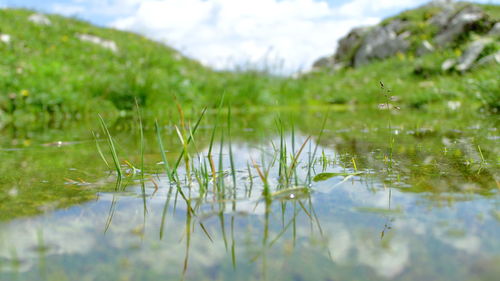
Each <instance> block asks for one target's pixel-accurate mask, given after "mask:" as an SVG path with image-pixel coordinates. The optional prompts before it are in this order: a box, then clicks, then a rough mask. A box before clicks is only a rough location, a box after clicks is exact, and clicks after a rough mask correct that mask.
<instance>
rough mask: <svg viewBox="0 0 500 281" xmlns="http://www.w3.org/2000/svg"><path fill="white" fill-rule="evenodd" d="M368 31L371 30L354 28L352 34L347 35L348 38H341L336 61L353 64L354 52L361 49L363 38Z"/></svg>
mask: <svg viewBox="0 0 500 281" xmlns="http://www.w3.org/2000/svg"><path fill="white" fill-rule="evenodd" d="M368 30H369V28H367V27H359V28H354V29H353V30H351V32H349V34H347V36H345V37H343V38H341V39H340V40H339V42H338V47H337V50H336V52H335V55H334V60H335V61H338V62H346V63H348V64H351V63H352V59H353V55H354V51H355V50H356V49H357V48H359V46H360V44H361V42H362V41H363V37H364V36H365V34H366V33H367V32H368Z"/></svg>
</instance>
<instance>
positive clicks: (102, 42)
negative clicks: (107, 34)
mask: <svg viewBox="0 0 500 281" xmlns="http://www.w3.org/2000/svg"><path fill="white" fill-rule="evenodd" d="M77 37H78V38H79V39H80V40H82V41H86V42H90V43H93V44H96V45H99V46H101V47H103V48H106V49H109V50H111V51H113V52H115V53H116V52H118V46H117V45H116V43H115V42H114V41H111V40H106V39H102V38H100V37H97V36H94V35H89V34H78V35H77Z"/></svg>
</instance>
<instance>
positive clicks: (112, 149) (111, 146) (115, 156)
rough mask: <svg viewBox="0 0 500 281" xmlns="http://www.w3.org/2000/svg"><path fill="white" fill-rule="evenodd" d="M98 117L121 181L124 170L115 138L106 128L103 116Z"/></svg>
mask: <svg viewBox="0 0 500 281" xmlns="http://www.w3.org/2000/svg"><path fill="white" fill-rule="evenodd" d="M98 116H99V120H100V123H101V128H102V131H103V132H104V134H105V135H106V139H107V140H108V146H109V150H110V152H111V156H112V158H113V163H114V165H115V171H116V174H117V175H118V178H120V179H121V178H123V172H122V169H121V167H120V161H119V160H118V154H117V153H116V148H115V144H114V141H113V138H112V137H111V134H110V133H109V130H108V127H107V126H106V122H104V119H103V118H102V116H101V115H100V114H98Z"/></svg>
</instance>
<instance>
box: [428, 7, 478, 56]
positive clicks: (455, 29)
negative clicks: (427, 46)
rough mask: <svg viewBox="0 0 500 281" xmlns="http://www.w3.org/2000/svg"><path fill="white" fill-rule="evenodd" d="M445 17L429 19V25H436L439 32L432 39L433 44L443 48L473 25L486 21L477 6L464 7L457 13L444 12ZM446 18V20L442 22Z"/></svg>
mask: <svg viewBox="0 0 500 281" xmlns="http://www.w3.org/2000/svg"><path fill="white" fill-rule="evenodd" d="M443 13H445V15H442V16H438V18H439V19H434V18H431V23H433V24H435V25H437V26H438V27H439V28H440V29H441V30H440V31H439V33H438V35H437V36H436V37H435V38H434V42H435V43H436V44H437V45H438V46H439V47H443V46H445V45H447V44H448V43H451V42H453V41H455V40H456V39H457V38H458V37H459V36H460V35H461V34H463V33H464V32H467V31H469V30H470V29H471V28H472V27H473V26H474V24H477V23H478V22H480V21H481V20H484V19H486V15H485V13H484V12H483V11H482V10H481V9H480V8H479V7H477V6H471V5H468V6H465V7H464V8H462V9H460V10H459V11H458V12H451V13H448V12H444V11H443ZM447 16H448V20H447V21H445V22H443V20H444V19H445V18H446V17H447ZM433 19H434V20H433Z"/></svg>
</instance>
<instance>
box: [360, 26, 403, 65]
mask: <svg viewBox="0 0 500 281" xmlns="http://www.w3.org/2000/svg"><path fill="white" fill-rule="evenodd" d="M405 25H406V23H405V22H403V21H401V20H394V21H392V22H390V23H389V24H388V25H386V26H376V27H374V28H372V29H371V30H370V31H368V32H367V34H366V35H365V37H364V38H363V41H362V42H361V46H360V47H359V49H358V50H357V52H356V55H355V56H354V64H353V65H354V67H359V66H362V65H365V64H368V63H369V62H370V61H372V60H374V59H384V58H388V57H390V56H393V55H395V54H397V53H399V52H401V53H404V52H406V50H408V48H409V47H410V43H409V42H408V41H406V40H405V38H406V37H408V36H409V35H408V34H406V33H403V34H400V35H398V32H399V31H401V30H402V29H403V28H404V27H405Z"/></svg>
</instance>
